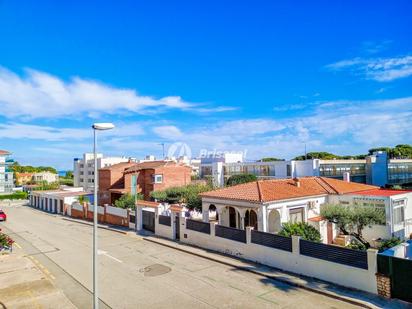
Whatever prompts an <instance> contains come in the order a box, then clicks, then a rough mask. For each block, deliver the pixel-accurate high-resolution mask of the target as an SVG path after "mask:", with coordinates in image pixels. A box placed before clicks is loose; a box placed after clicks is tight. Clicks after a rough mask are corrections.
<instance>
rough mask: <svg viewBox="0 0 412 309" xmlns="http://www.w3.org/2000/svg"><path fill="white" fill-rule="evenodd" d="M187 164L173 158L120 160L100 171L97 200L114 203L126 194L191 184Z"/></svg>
mask: <svg viewBox="0 0 412 309" xmlns="http://www.w3.org/2000/svg"><path fill="white" fill-rule="evenodd" d="M191 172H192V169H191V167H190V166H187V165H185V164H182V163H178V162H175V161H147V162H142V163H134V162H129V163H119V164H116V165H112V166H109V167H106V168H102V169H100V170H99V203H100V204H113V203H114V201H116V200H117V199H119V198H120V197H121V196H122V195H124V194H126V193H130V194H135V193H141V194H143V196H144V199H146V200H150V193H151V192H153V191H155V190H163V189H166V188H170V187H179V186H184V185H187V184H190V182H191Z"/></svg>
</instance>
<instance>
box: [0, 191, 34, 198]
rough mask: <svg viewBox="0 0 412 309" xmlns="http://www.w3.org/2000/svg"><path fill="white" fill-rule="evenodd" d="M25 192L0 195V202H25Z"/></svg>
mask: <svg viewBox="0 0 412 309" xmlns="http://www.w3.org/2000/svg"><path fill="white" fill-rule="evenodd" d="M27 196H28V194H27V192H14V193H12V194H4V195H0V200H27Z"/></svg>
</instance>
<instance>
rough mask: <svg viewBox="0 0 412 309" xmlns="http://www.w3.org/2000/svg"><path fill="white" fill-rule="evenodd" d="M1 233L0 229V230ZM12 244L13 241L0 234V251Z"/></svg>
mask: <svg viewBox="0 0 412 309" xmlns="http://www.w3.org/2000/svg"><path fill="white" fill-rule="evenodd" d="M0 231H1V229H0ZM13 243H14V240H13V239H11V238H10V236H8V235H6V234H4V233H2V232H0V249H3V248H10V246H11V245H12V244H13Z"/></svg>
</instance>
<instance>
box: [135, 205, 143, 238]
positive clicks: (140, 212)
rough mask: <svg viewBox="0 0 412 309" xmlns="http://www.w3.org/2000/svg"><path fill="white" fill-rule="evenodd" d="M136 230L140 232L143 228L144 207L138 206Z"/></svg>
mask: <svg viewBox="0 0 412 309" xmlns="http://www.w3.org/2000/svg"><path fill="white" fill-rule="evenodd" d="M135 216H136V231H137V232H139V231H141V230H142V229H143V207H140V206H136V214H135Z"/></svg>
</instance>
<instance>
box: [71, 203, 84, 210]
mask: <svg viewBox="0 0 412 309" xmlns="http://www.w3.org/2000/svg"><path fill="white" fill-rule="evenodd" d="M71 208H73V209H76V210H79V211H83V205H80V204H79V203H73V204H72V206H71Z"/></svg>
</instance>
